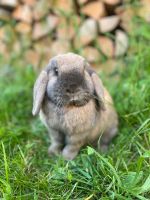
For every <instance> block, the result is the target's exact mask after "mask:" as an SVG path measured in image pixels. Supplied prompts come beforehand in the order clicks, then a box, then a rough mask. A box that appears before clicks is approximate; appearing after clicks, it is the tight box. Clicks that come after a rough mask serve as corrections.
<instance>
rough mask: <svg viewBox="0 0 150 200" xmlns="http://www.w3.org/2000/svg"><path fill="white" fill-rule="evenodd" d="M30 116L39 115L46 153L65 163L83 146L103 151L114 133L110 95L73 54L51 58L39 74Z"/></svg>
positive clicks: (114, 113)
mask: <svg viewBox="0 0 150 200" xmlns="http://www.w3.org/2000/svg"><path fill="white" fill-rule="evenodd" d="M32 114H33V115H37V114H39V115H40V119H41V121H42V122H43V124H44V125H45V126H46V127H47V129H48V133H49V135H50V138H51V145H50V147H49V149H48V153H49V154H50V155H57V154H61V155H62V156H63V157H64V159H66V160H72V159H74V158H75V157H76V156H77V154H78V153H79V150H80V149H81V147H83V146H86V145H92V146H93V147H96V146H97V147H98V149H99V146H100V149H102V150H106V149H107V147H108V145H109V143H110V141H111V140H112V138H113V137H114V136H115V135H116V134H117V130H118V117H117V112H116V111H115V108H114V106H113V101H112V98H111V96H110V95H109V93H108V91H107V90H106V89H105V87H104V86H103V83H102V81H101V80H100V78H99V76H98V75H97V74H96V72H95V71H94V69H92V67H91V66H90V64H89V63H88V62H87V61H86V60H85V59H84V58H83V57H82V56H80V55H77V54H74V53H66V54H60V55H57V56H55V57H53V58H52V59H50V61H49V64H48V65H47V66H46V67H45V69H44V70H43V71H42V72H41V73H40V75H39V77H38V78H37V80H36V82H35V85H34V89H33V110H32Z"/></svg>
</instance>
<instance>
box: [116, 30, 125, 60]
mask: <svg viewBox="0 0 150 200" xmlns="http://www.w3.org/2000/svg"><path fill="white" fill-rule="evenodd" d="M127 49H128V37H127V35H126V33H125V32H123V31H121V30H117V31H116V36H115V56H116V57H119V56H123V55H124V54H125V53H126V51H127Z"/></svg>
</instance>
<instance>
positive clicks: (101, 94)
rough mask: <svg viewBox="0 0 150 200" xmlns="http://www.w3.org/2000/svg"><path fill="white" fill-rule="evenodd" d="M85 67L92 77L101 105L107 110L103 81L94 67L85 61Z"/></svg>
mask: <svg viewBox="0 0 150 200" xmlns="http://www.w3.org/2000/svg"><path fill="white" fill-rule="evenodd" d="M85 69H86V71H87V72H88V74H89V75H90V77H91V79H92V83H93V86H94V92H95V95H96V96H97V97H98V101H99V104H100V107H101V108H102V109H103V110H105V99H104V87H103V83H102V81H101V80H100V78H99V77H98V75H97V74H96V72H95V71H94V69H92V67H91V66H90V65H89V63H87V62H86V61H85Z"/></svg>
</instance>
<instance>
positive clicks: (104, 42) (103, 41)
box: [98, 36, 114, 58]
mask: <svg viewBox="0 0 150 200" xmlns="http://www.w3.org/2000/svg"><path fill="white" fill-rule="evenodd" d="M98 46H99V47H100V49H101V51H102V53H103V54H104V55H105V56H107V57H108V58H112V57H113V56H114V44H113V41H112V40H111V39H110V38H108V37H106V36H100V37H99V38H98Z"/></svg>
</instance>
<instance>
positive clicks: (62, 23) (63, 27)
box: [57, 18, 75, 40]
mask: <svg viewBox="0 0 150 200" xmlns="http://www.w3.org/2000/svg"><path fill="white" fill-rule="evenodd" d="M74 35H75V30H74V27H73V26H71V24H68V22H67V21H66V19H65V18H61V19H60V20H59V24H58V26H57V37H58V39H59V40H60V39H62V40H70V39H72V38H73V36H74Z"/></svg>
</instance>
